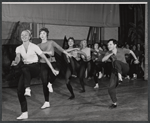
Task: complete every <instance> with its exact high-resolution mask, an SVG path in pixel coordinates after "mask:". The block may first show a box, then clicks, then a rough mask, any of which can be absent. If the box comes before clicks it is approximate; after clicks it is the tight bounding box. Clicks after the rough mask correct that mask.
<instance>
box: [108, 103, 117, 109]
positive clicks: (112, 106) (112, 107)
mask: <svg viewBox="0 0 150 123" xmlns="http://www.w3.org/2000/svg"><path fill="white" fill-rule="evenodd" d="M114 108H117V105H115V104H112V105H111V106H109V109H114Z"/></svg>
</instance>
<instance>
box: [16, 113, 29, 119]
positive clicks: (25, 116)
mask: <svg viewBox="0 0 150 123" xmlns="http://www.w3.org/2000/svg"><path fill="white" fill-rule="evenodd" d="M23 119H28V112H24V113H22V114H21V115H20V116H19V117H17V120H23Z"/></svg>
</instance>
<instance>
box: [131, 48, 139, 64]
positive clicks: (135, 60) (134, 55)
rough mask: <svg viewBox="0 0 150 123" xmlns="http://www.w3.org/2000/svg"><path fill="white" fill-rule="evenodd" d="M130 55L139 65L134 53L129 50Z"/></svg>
mask: <svg viewBox="0 0 150 123" xmlns="http://www.w3.org/2000/svg"><path fill="white" fill-rule="evenodd" d="M130 54H131V55H132V56H133V58H134V59H135V63H137V64H138V63H139V61H138V59H137V57H136V55H135V53H134V52H133V51H132V50H130Z"/></svg>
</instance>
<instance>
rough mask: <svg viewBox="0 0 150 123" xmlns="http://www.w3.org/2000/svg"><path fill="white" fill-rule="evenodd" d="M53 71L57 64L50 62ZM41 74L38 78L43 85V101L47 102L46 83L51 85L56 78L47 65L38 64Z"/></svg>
mask: <svg viewBox="0 0 150 123" xmlns="http://www.w3.org/2000/svg"><path fill="white" fill-rule="evenodd" d="M51 64H52V66H53V67H54V69H57V63H56V62H52V63H51ZM40 68H41V73H40V77H41V80H42V84H43V93H44V98H45V101H49V90H48V87H47V85H48V82H50V83H53V82H54V81H55V79H56V76H55V75H54V74H53V72H52V71H51V69H50V68H49V66H48V65H47V63H40Z"/></svg>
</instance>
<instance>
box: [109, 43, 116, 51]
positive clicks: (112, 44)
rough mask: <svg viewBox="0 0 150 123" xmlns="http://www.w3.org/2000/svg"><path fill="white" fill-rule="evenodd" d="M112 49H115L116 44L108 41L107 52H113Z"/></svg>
mask: <svg viewBox="0 0 150 123" xmlns="http://www.w3.org/2000/svg"><path fill="white" fill-rule="evenodd" d="M114 48H116V44H114V43H113V41H110V42H109V43H108V50H109V51H112V50H114Z"/></svg>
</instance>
